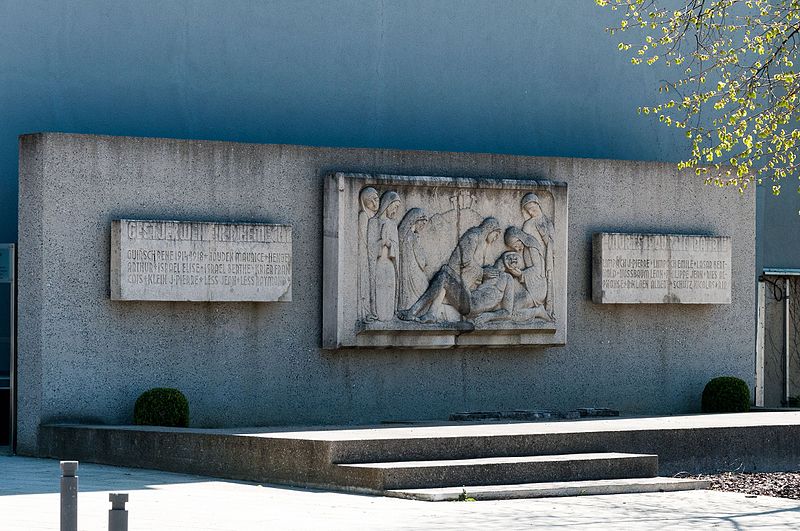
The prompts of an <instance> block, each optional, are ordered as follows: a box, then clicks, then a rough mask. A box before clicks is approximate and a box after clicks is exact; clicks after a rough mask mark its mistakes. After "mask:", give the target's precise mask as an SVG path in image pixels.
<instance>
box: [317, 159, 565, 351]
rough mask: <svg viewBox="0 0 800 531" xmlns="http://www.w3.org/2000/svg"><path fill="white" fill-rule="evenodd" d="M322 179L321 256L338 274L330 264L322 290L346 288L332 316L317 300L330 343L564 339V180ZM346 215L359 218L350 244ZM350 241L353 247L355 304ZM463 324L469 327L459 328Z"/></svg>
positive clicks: (435, 343) (427, 343) (346, 176)
mask: <svg viewBox="0 0 800 531" xmlns="http://www.w3.org/2000/svg"><path fill="white" fill-rule="evenodd" d="M329 179H331V180H332V182H330V183H329V184H330V186H327V193H326V216H327V218H328V219H330V218H331V217H333V216H335V217H336V218H337V219H338V223H339V226H338V232H337V234H336V235H335V236H336V238H335V240H334V241H330V240H328V239H326V249H325V257H326V258H325V259H326V261H327V260H334V259H335V260H336V261H337V265H338V268H337V270H338V273H339V274H338V276H337V277H336V279H334V278H332V277H331V276H330V275H326V277H325V281H326V289H325V292H326V294H328V293H330V292H332V291H335V292H336V293H337V294H338V295H337V297H339V298H340V299H342V300H337V301H336V303H335V306H336V307H337V308H341V310H342V312H341V313H342V315H339V316H337V319H336V323H335V326H334V323H333V322H332V319H331V315H330V313H331V312H330V311H327V312H324V320H325V321H326V330H327V331H326V334H325V335H326V339H325V341H324V343H325V346H327V347H332V348H335V347H338V346H417V347H426V346H430V347H441V346H455V345H458V344H459V343H461V340H465V341H466V343H464V344H491V345H494V344H520V343H522V344H525V343H528V344H559V343H561V342H563V339H562V338H563V337H564V335H565V329H566V303H565V300H564V299H565V291H566V290H565V288H566V185H564V184H561V183H552V182H549V181H548V182H544V183H542V182H538V181H519V180H518V181H510V180H500V181H476V180H472V179H452V178H436V177H430V178H429V177H410V178H404V177H399V176H368V175H361V174H335V175H333V176H331V177H330V178H329ZM333 181H336V182H333ZM487 182H488V183H491V186H487ZM343 193H344V196H343ZM348 196H349V197H348ZM353 197H355V198H357V201H356V202H355V204H354V205H353V207H347V206H346V205H349V204H352V203H351V201H352V198H353ZM350 208H352V211H351V210H350ZM350 220H354V221H356V222H357V234H358V236H357V245H356V246H355V248H352V247H350V244H349V243H348V242H349V241H350V240H351V239H352V238H351V237H350V234H351V233H350V232H349V231H348V230H347V229H346V227H347V226H349V223H350V222H351V221H350ZM326 224H327V222H326ZM347 249H353V251H355V252H356V254H357V260H355V262H356V264H357V268H356V269H357V270H356V271H354V272H352V273H355V277H356V280H357V286H356V288H357V289H356V293H357V297H356V300H355V305H356V312H354V313H353V314H351V313H350V312H351V310H350V308H351V304H350V300H349V299H350V293H351V290H349V289H348V286H349V285H350V284H351V282H352V279H351V278H349V277H348V272H349V271H350V269H349V268H348V267H347V264H348V263H351V261H352V256H350V255H349V254H348V253H347ZM343 258H344V259H343ZM343 266H344V267H343ZM327 269H328V268H327V267H326V271H327ZM334 283H335V286H333V285H332V284H334ZM329 288H334V289H333V290H331V289H329ZM326 296H327V295H326ZM332 302H333V301H330V300H326V306H325V308H326V309H329V308H331V307H332V306H333V305H332V304H331V303H332ZM347 315H353V317H354V319H352V321H351V318H348V317H347ZM348 323H350V324H348ZM334 329H335V330H334ZM351 330H352V331H351ZM330 333H333V336H334V340H333V341H329V340H328V337H329V334H330ZM468 334H471V336H470V338H471V339H467V338H466V337H462V336H465V335H468ZM426 338H427V339H428V340H426Z"/></svg>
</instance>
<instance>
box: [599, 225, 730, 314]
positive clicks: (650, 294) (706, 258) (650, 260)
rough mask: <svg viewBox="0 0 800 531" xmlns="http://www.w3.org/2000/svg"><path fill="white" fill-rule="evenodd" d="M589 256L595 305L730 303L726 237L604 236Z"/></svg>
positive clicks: (618, 234) (728, 249) (671, 235)
mask: <svg viewBox="0 0 800 531" xmlns="http://www.w3.org/2000/svg"><path fill="white" fill-rule="evenodd" d="M592 257H593V264H592V300H593V301H594V302H595V303H604V304H607V303H611V304H641V303H645V304H658V303H674V304H730V303H731V239H730V238H729V237H718V236H694V235H684V234H631V233H607V232H603V233H597V234H594V236H593V238H592Z"/></svg>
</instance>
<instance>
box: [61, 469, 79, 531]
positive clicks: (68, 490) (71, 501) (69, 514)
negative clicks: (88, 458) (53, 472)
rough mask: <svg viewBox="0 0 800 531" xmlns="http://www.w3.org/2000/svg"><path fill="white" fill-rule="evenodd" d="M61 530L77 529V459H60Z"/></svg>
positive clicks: (75, 530)
mask: <svg viewBox="0 0 800 531" xmlns="http://www.w3.org/2000/svg"><path fill="white" fill-rule="evenodd" d="M61 531H78V462H77V461H61Z"/></svg>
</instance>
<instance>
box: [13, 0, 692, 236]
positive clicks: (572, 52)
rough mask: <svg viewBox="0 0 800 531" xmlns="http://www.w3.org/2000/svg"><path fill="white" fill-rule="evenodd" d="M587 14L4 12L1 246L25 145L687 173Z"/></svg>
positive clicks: (419, 5)
mask: <svg viewBox="0 0 800 531" xmlns="http://www.w3.org/2000/svg"><path fill="white" fill-rule="evenodd" d="M610 22H611V19H610V17H609V16H608V13H606V11H605V10H602V9H600V8H598V7H596V6H595V5H594V3H593V2H592V1H590V0H559V1H553V0H516V1H509V0H504V1H502V2H497V1H495V0H482V1H476V0H471V1H469V0H467V1H465V0H446V1H445V0H442V1H435V0H433V1H432V0H416V1H396V0H393V1H386V2H381V1H378V0H362V1H358V0H343V1H331V0H319V1H298V0H286V1H280V2H269V1H265V0H253V1H243V0H227V1H225V2H220V1H219V0H191V1H189V0H184V1H177V0H174V1H163V0H135V1H133V0H127V1H122V0H81V1H80V2H74V1H71V0H47V1H41V0H17V1H5V2H3V1H0V42H2V46H0V176H2V178H1V179H0V182H1V183H2V188H1V189H0V190H1V192H0V193H1V194H2V195H0V216H1V218H0V241H14V240H15V239H16V227H15V225H16V212H15V211H16V173H17V135H19V134H20V133H26V132H34V131H65V132H79V133H99V134H110V135H144V136H166V137H180V138H199V139H216V140H234V141H245V142H266V143H293V144H308V145H325V146H366V147H391V148H412V149H429V150H451V151H482V152H497V153H515V154H524V155H563V156H577V157H600V158H620V159H645V160H677V159H678V158H679V153H678V151H677V149H676V148H677V146H679V145H680V143H681V139H680V135H679V134H678V135H676V134H675V133H674V132H673V131H669V130H666V129H665V128H662V127H658V126H657V125H656V124H655V123H654V122H653V121H652V120H647V119H644V118H640V117H639V116H637V114H636V107H637V106H638V105H640V104H644V103H647V102H649V101H650V99H652V97H654V96H653V95H654V87H655V85H656V82H657V80H658V79H659V77H658V72H656V71H655V70H653V69H651V68H634V67H632V66H631V65H630V63H629V62H628V59H627V56H625V55H624V54H621V53H619V52H618V51H617V50H616V42H617V41H616V38H612V37H609V36H608V35H607V34H605V32H604V28H605V27H606V26H607V25H609V23H610Z"/></svg>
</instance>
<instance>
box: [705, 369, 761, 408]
mask: <svg viewBox="0 0 800 531" xmlns="http://www.w3.org/2000/svg"><path fill="white" fill-rule="evenodd" d="M702 410H703V413H740V412H743V411H750V388H749V387H748V386H747V384H746V383H745V381H744V380H742V379H741V378H736V377H735V376H720V377H718V378H714V379H713V380H711V381H710V382H708V383H707V384H706V387H705V389H703V404H702Z"/></svg>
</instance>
